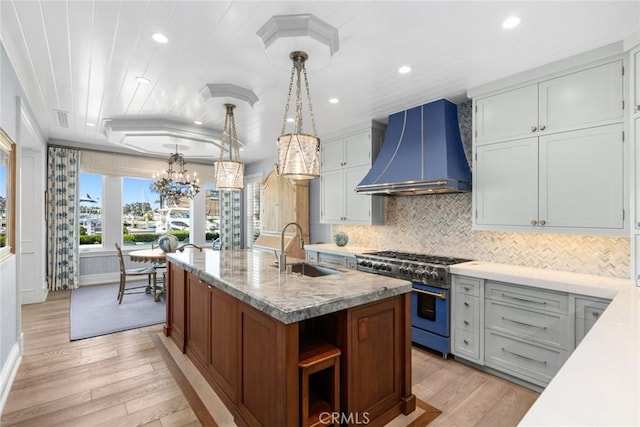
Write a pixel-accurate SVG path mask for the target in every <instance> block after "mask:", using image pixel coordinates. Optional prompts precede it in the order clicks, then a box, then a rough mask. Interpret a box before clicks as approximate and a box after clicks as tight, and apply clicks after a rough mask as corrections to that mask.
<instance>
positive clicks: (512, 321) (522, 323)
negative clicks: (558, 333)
mask: <svg viewBox="0 0 640 427" xmlns="http://www.w3.org/2000/svg"><path fill="white" fill-rule="evenodd" d="M502 320H504V321H505V322H511V323H515V324H516V325H521V326H527V327H529V328H538V329H542V330H543V331H546V330H547V327H546V326H538V325H531V324H529V323H524V322H519V321H517V320H513V319H509V318H507V317H504V316H502Z"/></svg>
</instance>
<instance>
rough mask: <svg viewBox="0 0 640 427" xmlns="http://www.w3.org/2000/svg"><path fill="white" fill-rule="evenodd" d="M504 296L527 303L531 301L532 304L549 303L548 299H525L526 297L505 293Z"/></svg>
mask: <svg viewBox="0 0 640 427" xmlns="http://www.w3.org/2000/svg"><path fill="white" fill-rule="evenodd" d="M502 298H510V299H514V300H516V301H522V302H527V303H531V304H542V305H547V302H546V301H534V300H530V299H525V298H518V297H512V296H511V295H507V294H505V293H503V294H502Z"/></svg>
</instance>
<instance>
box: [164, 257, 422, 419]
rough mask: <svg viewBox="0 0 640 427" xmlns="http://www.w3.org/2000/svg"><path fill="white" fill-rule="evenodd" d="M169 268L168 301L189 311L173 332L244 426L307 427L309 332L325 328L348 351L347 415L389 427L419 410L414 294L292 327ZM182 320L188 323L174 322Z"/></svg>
mask: <svg viewBox="0 0 640 427" xmlns="http://www.w3.org/2000/svg"><path fill="white" fill-rule="evenodd" d="M169 271H170V272H172V274H171V276H170V277H171V281H170V283H169V287H168V289H169V292H168V301H167V303H168V306H169V307H179V308H180V309H181V311H173V312H171V313H172V315H171V316H169V317H168V319H167V327H166V330H167V331H171V332H176V331H180V330H184V331H185V338H186V341H181V340H177V344H178V345H179V346H182V345H186V354H187V356H188V357H189V359H190V360H191V361H192V362H193V364H194V365H195V366H196V368H197V369H198V370H199V371H200V373H201V374H202V376H203V377H204V378H205V379H206V381H207V382H208V383H209V384H210V385H211V387H212V388H213V390H214V391H215V392H216V394H217V395H218V396H219V397H220V399H221V400H222V401H223V402H224V403H225V405H226V406H227V407H228V408H229V410H230V411H231V413H232V414H233V416H234V418H235V419H236V422H237V423H238V425H244V426H284V427H298V426H299V424H300V419H299V418H300V410H299V404H300V390H299V386H300V378H299V371H298V369H299V368H298V361H299V347H300V345H299V343H300V339H301V338H300V337H301V335H302V334H314V333H317V334H318V335H317V337H321V338H322V339H323V340H324V341H326V342H330V343H332V344H333V345H335V346H336V347H339V348H340V350H341V356H340V357H341V360H340V377H341V378H340V385H339V386H340V395H341V410H342V411H345V413H353V414H355V413H359V414H360V416H362V414H364V413H365V412H366V413H368V418H369V420H371V422H372V424H373V425H384V424H385V423H387V422H389V421H390V420H391V419H393V418H394V417H395V416H397V415H399V414H401V413H404V414H408V413H410V412H412V411H413V410H414V409H415V396H414V395H413V394H412V393H411V314H410V307H409V305H410V304H409V302H410V299H409V298H410V294H403V295H398V296H395V297H391V298H387V299H384V300H381V301H377V302H373V303H369V304H364V305H362V306H358V307H354V308H350V309H346V310H342V311H340V312H337V313H331V314H329V315H325V316H320V317H318V318H312V319H309V320H307V321H304V322H294V323H290V324H284V323H282V322H280V321H277V320H275V319H274V318H272V317H270V316H269V315H267V314H265V313H263V312H261V311H260V310H257V309H255V308H254V307H252V306H250V305H248V304H246V303H244V302H242V301H240V300H239V299H237V298H235V297H234V296H232V295H230V294H227V293H226V292H224V291H222V290H220V289H218V288H216V287H215V286H213V285H211V284H207V283H206V282H203V281H201V280H199V279H198V277H197V276H196V275H195V274H192V273H186V272H185V271H184V270H183V269H180V268H178V267H176V266H175V265H174V264H173V263H169ZM176 289H178V290H180V289H185V292H184V293H179V292H175V290H176ZM181 321H182V322H183V323H184V327H182V328H175V329H173V328H171V327H170V325H172V324H176V323H178V324H180V322H181ZM301 324H303V325H305V326H303V327H301V326H300V325H301ZM311 325H313V326H311ZM322 325H325V326H322ZM327 325H328V326H327ZM321 331H323V332H321ZM171 336H172V337H173V335H171ZM174 341H175V337H174ZM314 387H318V389H322V388H323V386H322V385H319V386H318V384H315V383H314Z"/></svg>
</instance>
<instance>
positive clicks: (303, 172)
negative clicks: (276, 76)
mask: <svg viewBox="0 0 640 427" xmlns="http://www.w3.org/2000/svg"><path fill="white" fill-rule="evenodd" d="M289 58H291V59H292V60H293V67H291V79H290V81H289V94H288V95H287V105H286V107H285V110H284V122H283V123H282V132H281V133H280V137H279V138H278V173H279V174H280V175H282V176H284V177H287V178H289V179H298V180H305V179H313V178H317V177H318V176H320V139H319V138H318V137H317V136H316V135H317V131H316V119H315V117H314V115H313V108H312V106H311V95H310V94H309V80H308V78H307V69H306V68H305V66H304V63H305V61H306V60H307V59H309V55H307V54H306V53H305V52H301V51H294V52H291V53H290V54H289ZM303 79H304V86H305V90H306V94H307V101H308V104H309V114H310V116H311V125H312V127H313V134H311V135H310V134H306V133H304V131H303V129H302V115H303V114H302V99H301V95H302V80H303ZM294 80H295V83H296V98H295V102H296V115H295V118H294V122H293V123H294V127H293V132H292V133H285V132H286V126H287V115H288V114H289V103H290V101H291V91H292V89H293V82H294Z"/></svg>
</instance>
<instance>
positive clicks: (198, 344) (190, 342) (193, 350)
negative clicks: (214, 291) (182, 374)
mask: <svg viewBox="0 0 640 427" xmlns="http://www.w3.org/2000/svg"><path fill="white" fill-rule="evenodd" d="M187 307H188V310H187V355H188V356H189V357H191V358H195V359H197V360H198V362H199V363H200V364H201V365H203V366H207V365H208V362H209V355H210V350H209V330H210V329H211V322H210V309H209V288H208V286H207V284H206V283H205V282H203V281H202V280H200V279H198V278H197V277H196V276H194V275H193V274H187Z"/></svg>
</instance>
